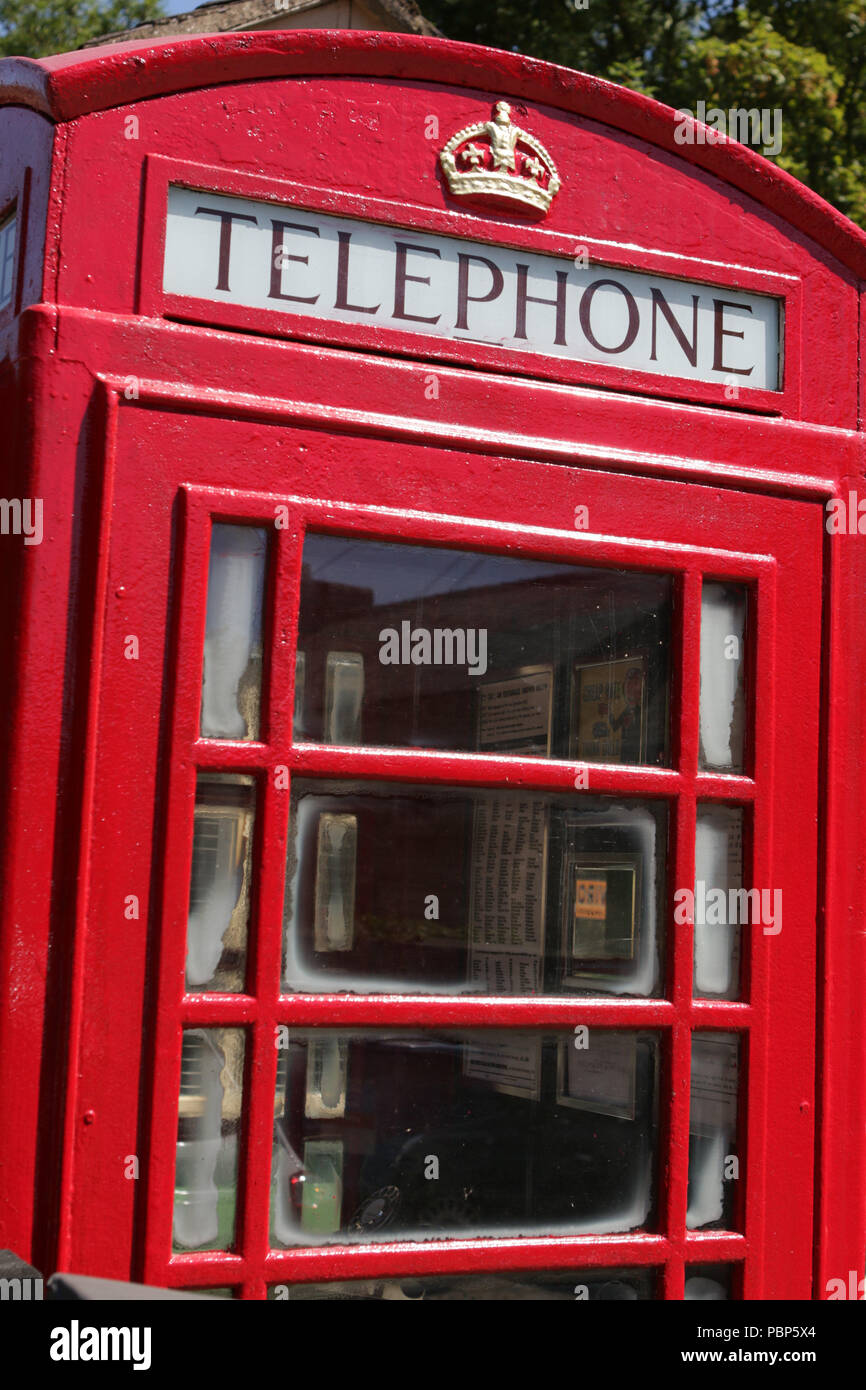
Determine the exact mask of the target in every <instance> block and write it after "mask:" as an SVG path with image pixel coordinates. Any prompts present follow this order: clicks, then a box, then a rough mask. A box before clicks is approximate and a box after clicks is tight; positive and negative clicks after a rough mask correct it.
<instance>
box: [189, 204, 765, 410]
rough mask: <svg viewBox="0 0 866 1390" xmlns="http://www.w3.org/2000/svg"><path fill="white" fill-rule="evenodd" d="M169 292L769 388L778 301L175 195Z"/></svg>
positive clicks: (347, 221) (280, 209)
mask: <svg viewBox="0 0 866 1390" xmlns="http://www.w3.org/2000/svg"><path fill="white" fill-rule="evenodd" d="M163 288H164V290H165V291H166V293H169V294H180V295H186V296H190V297H192V298H195V299H202V300H208V301H210V302H216V303H220V302H221V303H226V304H232V305H245V306H247V307H249V308H253V309H269V310H271V311H274V310H276V311H277V312H283V313H286V314H294V315H302V316H305V317H308V318H311V319H318V320H327V321H331V322H335V323H354V324H359V323H360V324H372V325H374V326H375V327H378V328H392V329H398V330H400V331H401V332H403V333H422V334H429V335H431V336H433V337H438V338H448V339H450V340H452V341H464V342H469V343H485V344H489V345H491V346H495V347H504V348H514V349H518V350H520V351H522V352H536V353H543V354H544V355H546V356H553V357H564V358H570V359H572V360H574V361H579V362H609V363H613V364H614V365H615V366H619V367H628V368H631V369H632V370H638V371H643V372H653V373H656V374H661V375H665V376H672V377H682V378H685V379H689V380H693V381H708V382H716V383H718V384H720V385H732V384H737V385H742V386H749V387H758V388H763V389H767V390H778V389H779V386H780V381H779V346H780V304H779V300H778V299H776V298H773V297H772V296H770V295H760V294H752V293H744V292H742V291H738V290H732V289H726V288H724V287H723V286H719V285H705V284H699V283H692V282H690V281H686V280H675V279H668V278H667V277H666V276H661V275H648V274H646V273H643V272H636V271H628V270H618V269H615V268H612V267H608V266H602V265H592V264H591V265H589V266H582V265H579V264H577V263H576V262H575V261H574V260H570V259H569V258H568V257H565V256H548V255H540V254H538V253H536V252H531V251H520V250H513V249H509V248H507V247H503V246H491V245H490V244H489V243H487V242H476V241H467V240H463V239H460V238H457V237H445V236H437V235H433V234H432V233H428V232H423V231H419V230H411V229H410V230H406V229H402V228H399V227H390V226H385V225H384V224H381V223H374V222H362V221H358V220H357V219H353V218H346V217H331V216H329V215H326V214H325V213H320V212H310V211H307V210H305V209H302V208H295V207H288V206H281V205H279V204H276V203H265V202H254V201H252V200H250V199H246V198H233V197H232V198H230V197H226V196H225V195H223V194H218V193H208V192H198V191H196V190H194V189H188V188H181V187H179V186H172V187H170V188H169V196H168V218H167V224H166V236H165V266H164V275H163Z"/></svg>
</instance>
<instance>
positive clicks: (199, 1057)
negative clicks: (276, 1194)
mask: <svg viewBox="0 0 866 1390" xmlns="http://www.w3.org/2000/svg"><path fill="white" fill-rule="evenodd" d="M243 1075H244V1034H243V1030H242V1029H240V1028H188V1029H186V1030H185V1031H184V1034H183V1052H182V1055H181V1075H180V1102H179V1107H178V1121H177V1158H176V1168H175V1179H174V1248H175V1249H176V1250H230V1249H231V1247H232V1244H233V1242H234V1235H235V1204H236V1199H237V1173H238V1140H239V1134H240V1122H241V1104H242V1100H243Z"/></svg>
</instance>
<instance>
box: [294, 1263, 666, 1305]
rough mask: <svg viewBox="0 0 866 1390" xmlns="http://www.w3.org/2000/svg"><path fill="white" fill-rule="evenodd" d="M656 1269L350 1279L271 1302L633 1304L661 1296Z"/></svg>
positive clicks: (299, 1288)
mask: <svg viewBox="0 0 866 1390" xmlns="http://www.w3.org/2000/svg"><path fill="white" fill-rule="evenodd" d="M657 1289H658V1272H657V1271H656V1270H654V1269H568V1270H561V1269H558V1270H536V1269H523V1270H515V1271H510V1270H499V1269H497V1270H496V1271H495V1272H492V1273H489V1274H435V1275H419V1276H412V1277H400V1276H397V1277H395V1278H392V1279H382V1278H379V1279H348V1280H343V1281H341V1282H339V1283H338V1282H334V1283H328V1284H272V1285H271V1287H270V1288H269V1289H268V1299H269V1300H271V1301H273V1302H280V1301H289V1302H292V1303H295V1302H303V1303H312V1302H323V1301H330V1302H364V1303H379V1302H400V1303H402V1302H404V1301H405V1302H420V1301H421V1299H425V1300H426V1301H427V1302H428V1303H451V1302H464V1301H465V1302H475V1301H479V1300H483V1301H485V1302H497V1301H502V1302H509V1303H511V1302H517V1301H519V1300H521V1299H525V1300H527V1301H533V1302H539V1301H542V1300H552V1301H556V1302H560V1303H575V1302H578V1303H632V1302H636V1301H638V1300H650V1299H654V1298H656V1297H657V1296H658V1294H657Z"/></svg>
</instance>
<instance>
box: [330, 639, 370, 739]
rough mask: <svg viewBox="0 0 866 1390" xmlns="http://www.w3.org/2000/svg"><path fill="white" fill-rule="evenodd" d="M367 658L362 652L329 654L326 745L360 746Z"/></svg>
mask: <svg viewBox="0 0 866 1390" xmlns="http://www.w3.org/2000/svg"><path fill="white" fill-rule="evenodd" d="M363 705H364V658H363V657H362V656H361V654H360V652H328V659H327V661H326V662H325V742H326V743H360V742H361V710H362V708H363Z"/></svg>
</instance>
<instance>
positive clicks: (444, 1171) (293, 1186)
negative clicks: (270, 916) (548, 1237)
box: [271, 1028, 658, 1245]
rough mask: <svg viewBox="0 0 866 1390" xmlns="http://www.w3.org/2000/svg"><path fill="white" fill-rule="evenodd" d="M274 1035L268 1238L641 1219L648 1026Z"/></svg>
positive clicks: (651, 1085) (533, 1229)
mask: <svg viewBox="0 0 866 1390" xmlns="http://www.w3.org/2000/svg"><path fill="white" fill-rule="evenodd" d="M277 1042H278V1045H279V1047H280V1062H279V1066H278V1071H277V1093H276V1109H275V1113H276V1117H277V1118H276V1123H275V1142H274V1165H273V1197H272V1207H271V1235H272V1240H273V1243H274V1244H275V1245H314V1244H321V1243H327V1242H333V1241H337V1242H344V1241H362V1240H378V1239H385V1240H391V1239H403V1238H408V1239H417V1240H429V1239H431V1238H433V1237H436V1236H447V1235H457V1236H471V1235H485V1234H487V1235H529V1234H540V1233H544V1232H559V1231H570V1232H613V1231H629V1230H635V1229H638V1228H640V1227H645V1226H648V1225H649V1224H650V1223H651V1221H652V1217H653V1213H654V1207H655V1174H656V1169H657V1089H658V1083H657V1072H658V1039H657V1037H656V1035H654V1034H647V1033H643V1032H641V1033H637V1032H633V1031H628V1032H626V1031H617V1032H610V1031H605V1030H603V1029H597V1028H593V1029H591V1030H590V1029H587V1028H576V1029H575V1030H574V1031H573V1032H569V1033H560V1034H541V1033H537V1032H513V1031H511V1032H491V1031H487V1030H476V1031H474V1032H459V1033H457V1032H450V1031H449V1032H436V1033H415V1034H409V1033H406V1032H398V1031H389V1032H384V1033H366V1032H355V1033H346V1032H337V1031H332V1030H325V1029H322V1030H319V1029H316V1030H314V1031H312V1030H295V1029H291V1030H289V1029H288V1028H281V1029H279V1030H278V1038H277Z"/></svg>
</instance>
